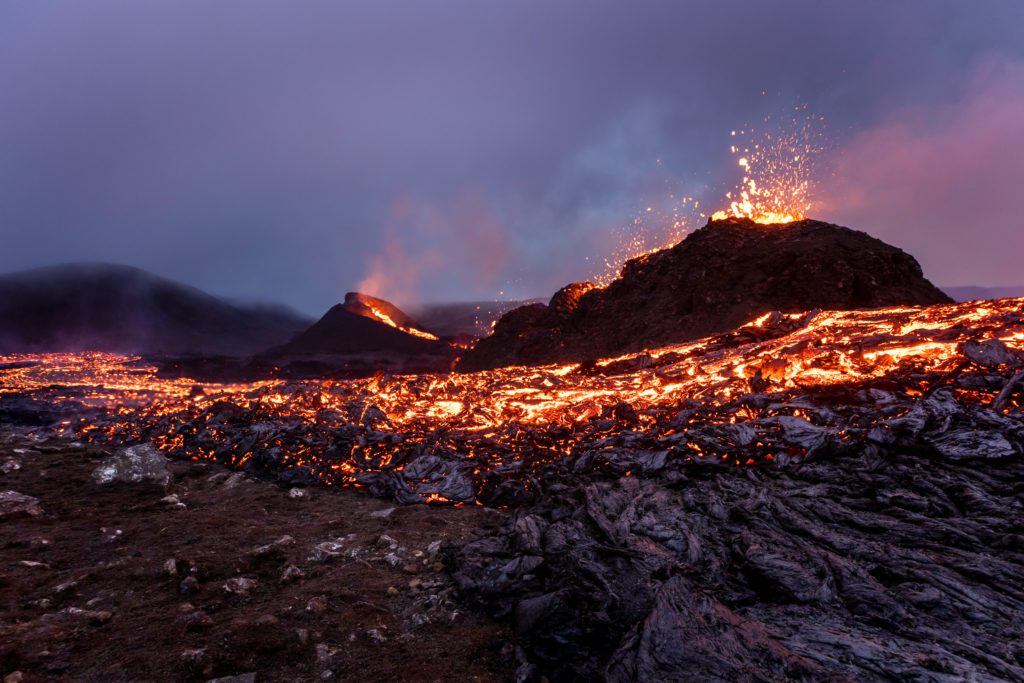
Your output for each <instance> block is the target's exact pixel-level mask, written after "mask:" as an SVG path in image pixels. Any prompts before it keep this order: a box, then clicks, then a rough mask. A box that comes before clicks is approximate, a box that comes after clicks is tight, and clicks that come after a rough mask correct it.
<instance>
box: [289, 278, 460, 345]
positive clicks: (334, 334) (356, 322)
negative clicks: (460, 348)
mask: <svg viewBox="0 0 1024 683" xmlns="http://www.w3.org/2000/svg"><path fill="white" fill-rule="evenodd" d="M385 320H390V321H391V322H393V323H394V325H390V324H388V323H387V322H384V321H385ZM396 326H400V327H404V328H406V329H412V330H418V331H422V328H420V326H419V324H418V323H416V321H414V320H413V319H412V318H410V317H409V316H408V315H406V314H405V313H404V312H403V311H402V310H401V309H399V308H398V307H397V306H395V305H393V304H391V303H389V302H387V301H385V300H383V299H377V298H375V297H371V296H368V295H366V294H360V293H358V292H349V293H348V294H346V295H345V303H341V304H337V305H336V306H333V307H332V308H331V309H330V310H329V311H327V313H325V314H324V316H323V317H322V318H320V320H318V321H317V322H316V323H314V324H313V325H312V326H311V327H309V329H307V330H305V331H304V332H302V333H301V334H299V335H297V336H296V337H295V338H294V339H293V340H292V341H291V342H289V343H288V344H285V345H284V346H281V347H278V348H276V349H273V350H272V351H271V352H270V355H273V356H287V357H295V356H323V355H339V354H358V353H378V352H379V353H397V354H403V355H408V354H446V353H450V351H451V347H450V346H449V345H448V344H446V343H445V342H443V341H439V340H437V339H428V338H425V337H422V336H416V335H414V334H410V333H409V332H406V331H405V330H402V329H399V327H396Z"/></svg>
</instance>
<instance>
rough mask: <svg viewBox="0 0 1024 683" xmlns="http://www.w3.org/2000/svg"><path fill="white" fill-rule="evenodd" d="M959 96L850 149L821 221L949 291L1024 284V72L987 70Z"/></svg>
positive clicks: (837, 165) (868, 133)
mask: <svg viewBox="0 0 1024 683" xmlns="http://www.w3.org/2000/svg"><path fill="white" fill-rule="evenodd" d="M950 90H951V95H952V97H951V100H950V101H947V102H944V103H941V104H938V105H935V106H917V107H907V108H902V109H900V110H898V111H896V112H894V113H893V114H892V115H890V116H888V117H886V118H885V119H884V120H883V121H881V122H880V123H879V124H878V125H876V126H873V127H870V128H868V129H866V130H863V131H861V132H860V133H858V134H856V135H855V136H854V137H853V138H852V139H851V140H850V141H849V143H847V144H845V145H843V146H841V147H840V148H839V149H838V150H837V152H836V153H835V155H834V157H833V158H832V159H831V160H830V162H831V163H830V164H826V167H828V166H831V167H832V173H831V175H829V176H828V177H825V178H823V179H822V180H821V181H820V184H819V191H818V194H819V197H820V201H819V202H818V203H817V206H816V209H815V213H816V214H820V215H821V216H822V217H824V218H826V219H828V220H830V221H832V222H838V223H842V224H845V225H850V226H853V227H857V228H860V229H863V230H867V231H870V232H873V233H874V234H876V235H877V236H879V237H881V238H883V239H886V240H887V241H890V242H893V243H895V244H897V245H899V246H902V247H903V248H905V249H906V250H908V251H909V252H910V253H912V254H914V255H915V256H916V257H917V258H918V260H919V261H920V262H921V263H922V266H923V267H924V270H925V273H926V274H931V275H932V276H933V277H935V276H936V275H937V276H938V277H941V278H942V280H941V284H978V285H1019V284H1022V283H1024V274H1022V272H1021V262H1020V250H1021V248H1022V247H1024V244H1022V242H1021V235H1022V233H1024V224H1022V218H1021V216H1022V215H1024V214H1022V212H1021V191H1022V187H1021V185H1022V178H1024V175H1022V173H1024V125H1022V122H1024V62H1020V61H1012V60H1006V59H1000V58H994V57H993V58H989V59H986V60H983V61H982V62H981V63H979V64H978V65H976V66H974V67H973V68H970V69H968V70H966V71H965V72H964V73H963V74H962V75H961V76H960V77H959V78H953V79H951V83H950Z"/></svg>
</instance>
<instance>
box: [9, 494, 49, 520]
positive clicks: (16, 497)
mask: <svg viewBox="0 0 1024 683" xmlns="http://www.w3.org/2000/svg"><path fill="white" fill-rule="evenodd" d="M41 514H43V508H42V506H41V505H40V504H39V499H38V498H33V497H32V496H26V495H25V494H23V493H18V492H17V491H2V492H0V519H7V518H9V517H22V516H25V517H38V516H40V515H41Z"/></svg>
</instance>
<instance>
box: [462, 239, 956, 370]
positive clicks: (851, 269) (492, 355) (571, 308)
mask: <svg viewBox="0 0 1024 683" xmlns="http://www.w3.org/2000/svg"><path fill="white" fill-rule="evenodd" d="M949 301H951V299H950V298H949V297H948V296H946V295H945V294H944V293H942V292H941V291H940V290H939V289H937V288H936V287H935V286H934V285H932V284H931V283H930V282H929V281H928V280H926V279H925V278H924V275H923V274H922V272H921V266H920V265H918V263H917V261H916V260H915V259H914V258H913V257H912V256H910V255H909V254H907V253H905V252H903V251H901V250H899V249H897V248H896V247H893V246H890V245H888V244H886V243H884V242H882V241H881V240H878V239H875V238H874V237H871V236H870V235H868V234H866V233H863V232H858V231H855V230H850V229H849V228H844V227H841V226H838V225H832V224H829V223H823V222H820V221H814V220H803V221H797V222H794V223H788V224H784V225H771V226H765V225H760V224H757V223H754V222H752V221H749V220H744V219H727V220H722V221H709V222H708V224H707V225H706V226H705V227H703V228H701V229H700V230H697V231H696V232H694V233H693V234H691V235H689V236H688V237H687V238H686V239H685V240H683V241H682V242H680V243H679V244H677V245H675V246H674V247H671V248H669V249H664V250H662V251H658V252H654V253H652V254H647V255H644V256H641V257H638V258H635V259H632V260H630V261H627V262H626V264H625V265H624V266H623V268H622V273H621V274H620V276H619V278H618V279H617V280H615V281H614V282H612V283H611V284H610V285H608V286H607V287H604V288H598V287H595V286H594V285H592V284H591V283H575V284H572V285H569V286H568V287H566V288H563V289H562V290H561V291H559V292H558V293H556V294H555V296H554V297H553V298H552V300H551V303H550V304H549V305H547V306H545V305H543V304H534V305H531V306H524V307H521V308H518V309H515V310H513V311H510V312H508V313H506V314H505V315H504V316H503V317H502V318H501V319H500V320H499V321H498V324H497V325H496V326H495V329H494V333H493V334H492V335H491V336H490V337H487V338H485V339H482V340H480V342H479V343H478V344H477V345H476V347H475V348H473V349H471V350H470V351H468V352H466V354H465V355H464V356H463V357H462V359H461V360H460V361H459V364H458V366H457V369H458V370H460V371H464V372H474V371H477V370H484V369H489V368H496V367H503V366H507V365H536V364H543V363H554V362H570V361H581V360H585V359H589V358H599V357H608V356H614V355H618V354H622V353H627V352H631V351H638V350H641V349H644V348H653V347H657V346H662V345H665V344H670V343H677V342H682V341H687V340H692V339H698V338H700V337H704V336H708V335H710V334H714V333H718V332H723V331H726V330H730V329H733V328H735V327H738V326H740V325H742V324H744V323H746V322H748V321H750V320H751V319H753V318H756V317H757V316H758V315H761V314H763V313H766V312H768V311H772V310H778V311H782V312H798V311H806V310H811V309H815V308H820V309H831V310H849V309H859V308H878V307H883V306H897V305H931V304H937V303H945V302H949Z"/></svg>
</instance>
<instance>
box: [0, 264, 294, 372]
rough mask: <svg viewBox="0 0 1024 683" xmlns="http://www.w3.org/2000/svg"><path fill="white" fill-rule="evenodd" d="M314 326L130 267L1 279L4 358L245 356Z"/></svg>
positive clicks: (82, 267) (75, 268)
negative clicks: (44, 355) (75, 353)
mask: <svg viewBox="0 0 1024 683" xmlns="http://www.w3.org/2000/svg"><path fill="white" fill-rule="evenodd" d="M308 324H309V321H308V320H306V319H305V318H303V317H302V316H301V315H299V314H297V313H294V312H292V311H290V310H288V309H284V308H282V307H267V306H263V307H247V306H244V305H240V304H232V303H228V302H226V301H224V300H222V299H218V298H216V297H213V296H210V295H209V294H206V293H205V292H202V291H200V290H198V289H195V288H193V287H189V286H187V285H183V284H180V283H177V282H173V281H171V280H167V279H164V278H161V277H158V276H156V275H153V274H152V273H148V272H146V271H144V270H140V269H138V268H132V267H129V266H121V265H113V264H104V263H91V264H87V263H79V264H65V265H57V266H49V267H46V268H38V269H35V270H28V271H22V272H18V273H10V274H7V275H0V353H15V352H21V353H33V352H35V353H45V352H53V351H86V350H87V351H111V352H130V353H161V354H227V355H247V354H250V353H255V352H257V351H259V350H262V349H264V348H267V347H268V346H272V345H274V344H280V343H282V342H285V341H287V340H288V339H289V338H290V337H291V336H292V335H294V334H295V333H296V332H298V331H300V330H301V329H303V328H304V327H305V326H306V325H308Z"/></svg>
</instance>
